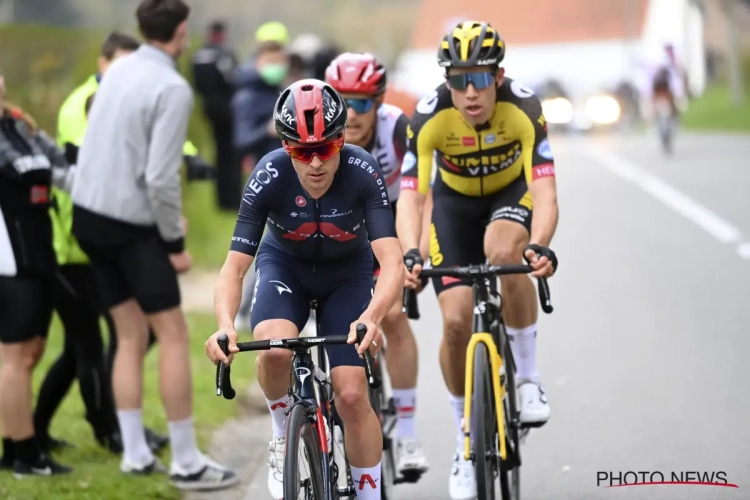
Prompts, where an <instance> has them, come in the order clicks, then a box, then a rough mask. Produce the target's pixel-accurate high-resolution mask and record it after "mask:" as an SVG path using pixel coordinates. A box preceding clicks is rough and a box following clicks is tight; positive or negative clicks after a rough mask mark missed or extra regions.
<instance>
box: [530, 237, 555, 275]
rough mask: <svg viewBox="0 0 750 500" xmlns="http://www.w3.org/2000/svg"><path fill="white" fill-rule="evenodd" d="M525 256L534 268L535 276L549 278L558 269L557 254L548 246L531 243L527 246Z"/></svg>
mask: <svg viewBox="0 0 750 500" xmlns="http://www.w3.org/2000/svg"><path fill="white" fill-rule="evenodd" d="M523 256H524V258H525V259H526V261H527V262H528V263H529V265H530V266H531V267H532V268H533V269H534V272H533V273H531V276H533V277H534V278H549V277H551V276H552V275H553V274H555V271H557V256H556V255H555V252H553V251H552V250H550V249H549V248H547V247H543V246H541V245H537V244H531V245H529V246H527V247H526V250H524V252H523Z"/></svg>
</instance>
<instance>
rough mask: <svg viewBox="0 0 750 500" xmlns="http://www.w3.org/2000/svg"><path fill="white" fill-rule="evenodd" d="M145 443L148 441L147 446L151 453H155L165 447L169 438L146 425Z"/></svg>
mask: <svg viewBox="0 0 750 500" xmlns="http://www.w3.org/2000/svg"><path fill="white" fill-rule="evenodd" d="M146 443H148V447H149V448H151V453H153V454H156V453H159V452H160V451H161V450H163V449H164V448H166V447H167V445H168V444H169V438H168V437H167V436H162V435H161V434H157V433H156V432H154V431H152V430H151V429H149V428H148V427H146Z"/></svg>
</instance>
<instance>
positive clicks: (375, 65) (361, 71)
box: [326, 52, 386, 96]
mask: <svg viewBox="0 0 750 500" xmlns="http://www.w3.org/2000/svg"><path fill="white" fill-rule="evenodd" d="M326 83H328V84H329V85H330V86H331V87H333V88H334V89H336V90H337V91H338V92H341V93H342V94H365V95H371V96H377V95H381V94H383V93H385V84H386V74H385V68H384V67H383V65H382V64H381V63H380V61H378V60H377V59H375V56H373V55H372V54H354V53H352V52H345V53H343V54H341V55H339V56H338V57H337V58H336V59H334V60H333V61H332V62H331V64H330V65H329V66H328V69H326Z"/></svg>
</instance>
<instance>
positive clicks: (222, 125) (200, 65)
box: [193, 21, 242, 212]
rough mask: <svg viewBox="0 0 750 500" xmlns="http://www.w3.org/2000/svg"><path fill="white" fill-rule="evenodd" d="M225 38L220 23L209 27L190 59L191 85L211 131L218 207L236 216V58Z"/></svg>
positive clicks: (239, 181) (238, 180)
mask: <svg viewBox="0 0 750 500" xmlns="http://www.w3.org/2000/svg"><path fill="white" fill-rule="evenodd" d="M226 35H227V27H226V25H225V24H224V23H223V22H221V21H215V22H213V23H211V24H210V25H209V28H208V35H207V38H206V44H205V45H204V46H203V47H202V48H201V49H200V50H198V51H197V52H196V53H195V55H194V56H193V81H194V84H195V90H196V91H197V92H198V93H199V94H200V95H201V97H202V98H203V113H204V114H205V116H206V118H207V119H208V122H209V123H210V124H211V128H212V129H213V135H214V143H215V145H216V166H217V168H218V172H217V180H216V189H217V198H218V202H219V206H220V207H221V208H223V209H225V210H232V211H235V212H236V211H237V209H239V206H240V199H241V196H242V174H241V172H240V164H239V163H238V162H237V161H235V158H234V155H233V146H232V111H231V102H232V95H233V94H234V74H235V70H236V67H237V58H236V56H235V55H234V53H233V52H232V51H231V50H230V49H229V48H227V46H226Z"/></svg>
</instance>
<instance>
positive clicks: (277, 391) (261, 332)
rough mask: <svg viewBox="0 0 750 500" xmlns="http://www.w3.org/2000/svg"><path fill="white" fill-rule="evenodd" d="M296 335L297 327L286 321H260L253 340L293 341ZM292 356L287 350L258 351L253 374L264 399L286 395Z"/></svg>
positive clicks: (254, 331) (254, 330) (297, 333)
mask: <svg viewBox="0 0 750 500" xmlns="http://www.w3.org/2000/svg"><path fill="white" fill-rule="evenodd" d="M298 335H299V332H298V331H297V326H296V325H295V324H294V323H292V322H291V321H289V320H286V319H268V320H265V321H261V322H260V323H258V324H257V325H256V326H255V328H254V329H253V337H254V339H255V340H271V339H293V338H296V337H297V336H298ZM292 356H293V353H292V351H290V350H288V349H271V350H268V351H258V357H257V358H255V370H256V372H255V373H256V374H257V377H258V384H260V388H261V389H262V390H263V394H265V395H266V398H268V399H278V398H280V397H282V396H283V395H285V394H286V393H287V390H288V389H289V371H290V370H291V367H292Z"/></svg>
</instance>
